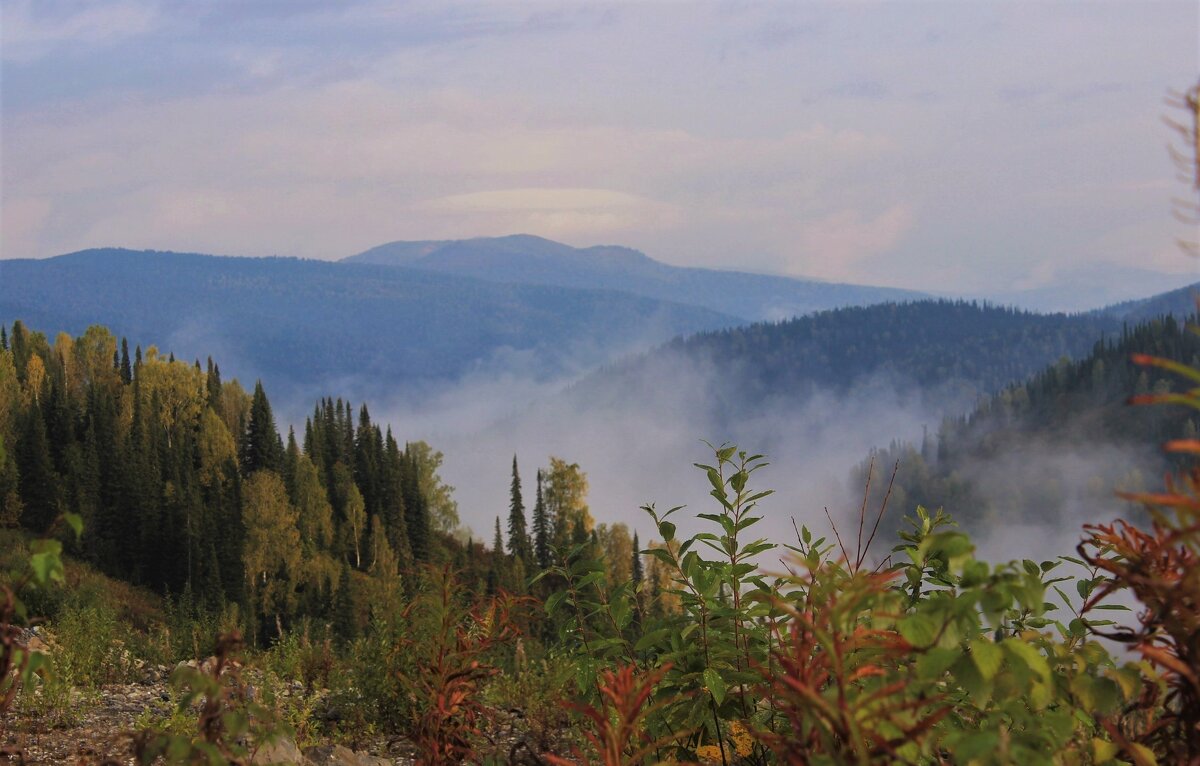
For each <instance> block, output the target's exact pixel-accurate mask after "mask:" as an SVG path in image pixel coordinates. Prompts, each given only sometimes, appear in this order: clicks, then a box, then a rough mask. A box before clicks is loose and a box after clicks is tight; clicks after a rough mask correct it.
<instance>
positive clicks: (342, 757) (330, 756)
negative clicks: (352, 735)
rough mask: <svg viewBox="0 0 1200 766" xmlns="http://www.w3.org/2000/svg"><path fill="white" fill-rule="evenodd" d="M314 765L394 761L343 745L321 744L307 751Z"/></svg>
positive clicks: (369, 765) (386, 765) (373, 765)
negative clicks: (359, 751)
mask: <svg viewBox="0 0 1200 766" xmlns="http://www.w3.org/2000/svg"><path fill="white" fill-rule="evenodd" d="M305 755H306V756H307V757H308V761H309V763H311V764H312V766H392V761H389V760H387V759H386V758H379V757H378V756H374V755H368V754H366V753H356V752H354V751H353V750H351V749H350V748H348V747H343V746H341V745H321V746H320V747H314V748H311V749H309V750H308V751H306V752H305Z"/></svg>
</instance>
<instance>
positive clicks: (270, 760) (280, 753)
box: [250, 737, 309, 766]
mask: <svg viewBox="0 0 1200 766" xmlns="http://www.w3.org/2000/svg"><path fill="white" fill-rule="evenodd" d="M250 763H252V764H254V766H268V764H269V765H270V766H309V761H308V759H307V758H305V757H304V755H303V754H302V753H301V752H300V748H298V747H296V743H295V741H293V740H291V739H287V738H286V737H285V738H282V739H277V740H275V741H274V742H271V743H269V744H266V745H263V746H262V747H260V748H258V751H257V752H256V753H255V754H254V757H253V758H251V759H250Z"/></svg>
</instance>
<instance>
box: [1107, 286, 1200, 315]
mask: <svg viewBox="0 0 1200 766" xmlns="http://www.w3.org/2000/svg"><path fill="white" fill-rule="evenodd" d="M1197 299H1200V282H1197V283H1195V284H1193V285H1188V286H1187V287H1181V288H1179V289H1178V290H1172V291H1171V292H1168V293H1162V294H1160V295H1154V296H1151V297H1149V298H1142V299H1141V300H1134V301H1125V302H1123V303H1117V304H1114V305H1112V306H1106V307H1105V308H1102V309H1096V310H1095V311H1094V312H1092V313H1094V314H1103V315H1105V316H1110V317H1114V318H1116V319H1124V320H1126V321H1131V322H1140V321H1144V320H1147V319H1154V318H1155V317H1160V316H1164V315H1166V314H1172V315H1174V316H1176V317H1186V316H1190V315H1192V314H1195V313H1196V301H1197Z"/></svg>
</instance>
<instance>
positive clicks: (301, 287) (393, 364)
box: [0, 249, 737, 406]
mask: <svg viewBox="0 0 1200 766" xmlns="http://www.w3.org/2000/svg"><path fill="white" fill-rule="evenodd" d="M0 318H2V319H4V320H5V321H12V320H14V319H22V320H24V321H25V322H26V323H27V324H29V325H30V326H31V327H33V328H36V329H40V330H43V331H46V332H56V331H59V330H66V331H68V332H71V333H79V332H82V331H83V330H84V329H85V328H86V327H87V326H88V325H90V324H104V325H107V326H108V327H109V328H111V329H112V330H113V332H115V333H117V334H120V335H127V336H129V337H131V338H139V339H153V340H154V342H157V343H158V344H159V345H160V346H161V347H163V350H164V351H165V350H168V349H169V350H172V351H173V352H174V353H175V354H176V355H178V356H181V357H183V358H191V357H193V356H195V355H201V354H208V353H213V354H217V355H219V358H220V359H222V360H223V362H224V363H226V364H227V365H230V369H227V370H226V371H225V372H226V374H228V375H238V376H240V377H242V378H247V377H251V376H261V377H263V378H264V379H266V380H267V381H268V382H269V384H270V387H271V390H272V392H273V393H275V392H282V395H284V396H286V395H287V394H288V393H289V392H296V391H302V390H305V388H306V387H313V386H317V387H319V388H320V391H321V393H323V394H324V393H329V392H338V391H347V389H348V388H349V389H350V390H351V391H352V393H353V394H354V395H356V396H367V395H371V396H374V397H376V398H377V399H378V398H382V396H384V395H386V394H388V393H394V392H396V391H397V390H403V389H405V388H406V387H409V386H412V385H419V384H422V383H430V384H432V383H436V382H437V381H446V380H450V379H456V378H459V377H461V376H462V375H464V374H466V373H468V372H471V371H473V370H485V371H486V370H487V369H488V366H489V364H496V365H498V366H500V367H503V364H501V363H500V362H498V361H497V360H498V359H499V358H502V357H504V355H509V356H510V357H512V358H515V359H516V360H518V361H519V364H520V367H521V373H522V374H528V375H538V374H547V375H550V374H555V373H560V372H562V371H563V370H564V369H571V370H574V369H586V368H588V367H591V366H593V365H595V364H598V363H600V362H602V361H605V360H607V359H610V358H612V357H613V356H614V355H616V354H619V353H623V352H627V351H629V350H635V349H638V348H646V347H647V346H649V345H652V344H654V343H657V342H661V341H663V340H666V339H668V338H670V337H673V336H675V335H678V334H681V333H688V332H695V331H697V330H707V329H714V328H719V327H723V326H728V325H730V324H733V323H735V322H736V321H737V320H736V319H735V318H733V317H730V316H726V315H722V314H719V313H717V312H714V311H710V310H708V309H704V308H698V307H695V306H685V305H681V304H677V303H669V302H666V301H660V300H652V299H649V298H644V297H640V296H633V295H628V294H625V293H619V292H615V291H608V290H581V289H568V288H563V287H549V286H536V285H507V284H498V283H496V282H488V281H483V280H479V279H472V278H468V277H463V276H455V275H448V274H437V273H432V272H429V271H422V270H416V269H408V268H393V267H384V266H375V265H370V264H354V263H329V262H323V261H307V260H297V259H289V258H231V257H218V256H209V255H199V254H185V253H171V252H152V251H145V252H135V251H130V250H119V249H106V250H85V251H82V252H78V253H72V254H69V255H63V256H59V257H56V258H49V259H46V260H7V261H0ZM510 361H511V360H510ZM351 383H353V385H351ZM276 395H277V396H279V394H276ZM306 406H307V403H306Z"/></svg>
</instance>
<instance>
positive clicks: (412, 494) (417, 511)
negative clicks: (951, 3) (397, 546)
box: [400, 445, 430, 562]
mask: <svg viewBox="0 0 1200 766" xmlns="http://www.w3.org/2000/svg"><path fill="white" fill-rule="evenodd" d="M401 465H402V467H403V472H402V473H401V477H400V487H401V495H402V496H403V500H404V519H405V522H406V523H407V526H408V545H409V548H410V549H411V550H412V557H413V560H414V561H417V562H423V561H428V560H429V548H430V540H429V537H430V530H429V509H428V507H427V505H426V502H425V497H424V496H423V495H422V494H421V485H420V483H419V481H418V478H417V477H418V470H419V469H418V466H417V458H416V454H415V453H414V452H413V450H412V448H411V445H405V450H404V459H403V461H401Z"/></svg>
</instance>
